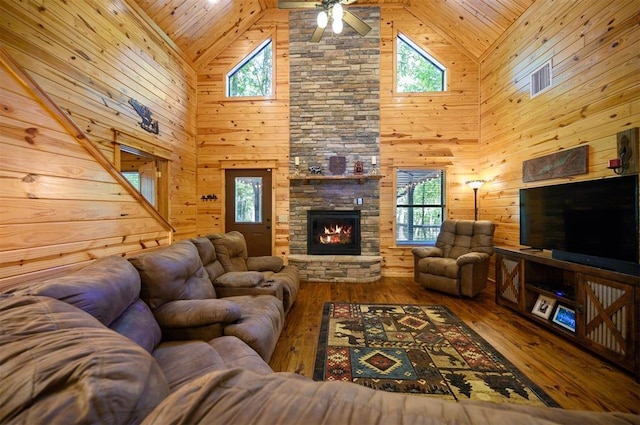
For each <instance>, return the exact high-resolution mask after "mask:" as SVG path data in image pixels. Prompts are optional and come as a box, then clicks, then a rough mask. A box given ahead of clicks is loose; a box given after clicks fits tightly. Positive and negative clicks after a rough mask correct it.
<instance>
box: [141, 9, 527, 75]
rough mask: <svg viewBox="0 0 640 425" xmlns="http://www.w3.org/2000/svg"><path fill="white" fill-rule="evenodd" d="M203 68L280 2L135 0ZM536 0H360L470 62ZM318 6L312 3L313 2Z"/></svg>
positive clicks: (185, 53) (478, 56) (190, 58)
mask: <svg viewBox="0 0 640 425" xmlns="http://www.w3.org/2000/svg"><path fill="white" fill-rule="evenodd" d="M134 1H135V2H136V3H137V5H138V6H139V7H140V8H141V9H142V10H143V11H144V12H145V13H146V14H147V15H148V16H149V17H150V18H151V19H152V20H153V21H154V22H155V23H156V24H157V25H158V26H159V27H160V29H161V30H162V31H164V32H165V33H166V34H167V35H168V36H169V38H171V39H172V40H173V42H174V43H175V44H176V45H177V46H178V48H179V49H180V50H181V51H182V52H183V53H184V55H185V56H186V57H187V58H188V59H189V60H190V61H191V62H192V64H193V66H194V68H196V69H200V68H202V67H203V66H205V65H206V64H207V63H208V62H209V61H211V60H212V59H214V58H215V57H216V56H217V55H218V54H219V53H220V52H222V50H223V49H224V48H225V47H226V46H227V45H228V44H229V43H231V42H232V41H233V40H234V39H235V38H236V37H238V36H240V35H241V34H242V33H243V32H244V31H245V30H246V29H247V28H249V27H250V26H251V25H252V24H253V23H254V22H255V21H256V20H257V19H258V18H259V17H260V16H261V15H262V14H263V13H264V12H265V11H266V10H267V9H270V8H277V7H278V0H165V1H157V0H134ZM533 2H534V0H358V3H357V5H354V6H352V7H357V6H395V7H404V8H406V9H407V10H408V11H409V12H411V13H412V14H414V15H415V16H416V17H418V18H419V19H421V20H422V21H424V22H428V23H429V24H430V25H433V26H435V27H437V28H438V29H439V30H440V31H441V32H442V35H443V36H445V37H447V38H448V39H449V40H450V41H451V42H454V43H456V44H457V45H458V46H459V47H460V48H461V49H462V50H463V51H465V52H466V53H467V54H468V55H469V56H470V57H471V58H473V59H475V60H476V61H479V60H480V58H481V57H482V55H483V54H484V52H485V51H486V50H487V49H488V48H489V47H490V46H491V45H492V44H493V43H494V42H495V41H496V40H497V39H498V38H499V37H500V36H501V35H502V34H503V33H504V32H505V31H506V29H507V28H509V26H510V25H511V24H512V23H513V22H514V21H515V20H516V19H518V18H519V17H520V15H522V14H523V13H524V11H525V10H526V9H527V8H528V7H529V6H530V5H531V4H532V3H533ZM311 3H314V1H311Z"/></svg>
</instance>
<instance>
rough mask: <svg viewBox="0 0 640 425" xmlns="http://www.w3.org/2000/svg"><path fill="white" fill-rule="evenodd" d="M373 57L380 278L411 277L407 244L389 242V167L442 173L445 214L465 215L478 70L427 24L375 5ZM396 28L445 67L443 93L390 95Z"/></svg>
mask: <svg viewBox="0 0 640 425" xmlns="http://www.w3.org/2000/svg"><path fill="white" fill-rule="evenodd" d="M381 19H382V22H381V26H380V36H381V44H382V45H381V58H380V127H381V128H380V144H381V145H380V172H381V174H382V175H384V176H385V178H383V179H382V180H381V185H382V186H381V190H380V248H381V249H380V252H381V255H382V256H383V258H384V268H383V275H385V276H412V275H413V255H412V254H411V248H410V247H402V246H396V244H395V229H394V221H395V208H394V206H395V179H394V174H395V170H396V169H397V168H436V169H440V168H443V169H445V170H446V186H447V189H446V190H447V191H446V218H454V219H473V191H472V190H471V189H469V188H468V187H467V186H465V184H464V182H465V181H467V180H472V179H474V178H477V175H478V172H479V168H478V167H477V165H478V160H477V158H478V131H479V125H480V123H479V105H478V94H479V86H478V80H479V67H478V64H477V63H476V62H475V61H474V60H473V59H471V58H470V57H468V56H466V55H465V54H464V53H463V52H462V51H461V50H460V49H458V48H457V47H456V46H454V45H453V44H451V43H450V42H449V41H447V39H445V38H444V37H443V36H442V35H441V34H439V33H438V31H436V30H435V28H434V26H433V25H431V24H430V23H428V22H423V21H421V20H419V19H417V18H416V17H415V16H413V15H411V14H409V13H408V12H407V11H406V10H405V9H401V8H382V13H381ZM398 32H401V33H403V34H405V35H407V36H408V37H409V38H410V39H411V40H413V41H414V42H415V43H417V44H418V45H419V46H420V47H422V48H423V49H425V50H426V51H427V52H428V53H429V54H431V55H432V56H433V57H434V58H435V59H437V60H438V61H439V62H440V63H441V64H442V65H444V66H445V67H446V68H447V72H448V75H447V79H448V81H447V86H448V88H447V91H446V92H442V93H429V94H420V95H396V94H394V87H395V80H394V66H395V62H394V56H395V37H396V34H397V33H398Z"/></svg>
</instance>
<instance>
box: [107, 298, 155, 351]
mask: <svg viewBox="0 0 640 425" xmlns="http://www.w3.org/2000/svg"><path fill="white" fill-rule="evenodd" d="M109 328H111V329H113V330H114V331H116V332H118V333H119V334H120V335H124V336H126V337H127V338H129V339H130V340H132V341H133V342H135V343H136V344H138V345H139V346H141V347H142V348H144V349H145V350H147V351H148V352H149V353H151V352H152V351H153V349H154V348H156V346H157V345H158V344H159V343H160V339H161V338H162V331H161V330H160V326H159V325H158V322H157V321H156V319H155V317H154V316H153V313H151V310H150V309H149V306H148V305H147V304H146V303H145V302H144V301H142V300H141V299H138V300H137V301H136V302H134V303H133V304H131V305H130V306H129V308H127V309H126V310H125V311H124V313H122V314H121V315H120V317H118V318H117V319H116V320H115V321H114V322H113V323H112V324H111V325H110V326H109Z"/></svg>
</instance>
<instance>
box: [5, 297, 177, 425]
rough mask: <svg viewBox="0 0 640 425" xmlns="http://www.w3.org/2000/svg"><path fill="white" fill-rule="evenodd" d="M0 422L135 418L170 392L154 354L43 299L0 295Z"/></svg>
mask: <svg viewBox="0 0 640 425" xmlns="http://www.w3.org/2000/svg"><path fill="white" fill-rule="evenodd" d="M0 347H2V349H1V350H0V382H2V391H0V406H2V407H1V408H0V423H23V424H31V423H51V424H75V423H83V424H89V423H103V424H129V423H139V422H140V421H142V419H143V418H144V417H145V416H147V415H148V414H149V413H150V412H151V411H152V410H153V409H154V407H155V406H156V405H157V404H158V403H159V402H160V401H161V400H162V399H164V398H165V397H166V396H167V395H168V393H169V387H168V384H167V381H166V379H165V377H164V375H163V373H162V371H161V370H160V367H159V366H158V364H157V363H156V362H155V361H154V360H153V358H152V357H151V356H150V355H149V353H147V352H146V351H145V350H144V349H143V348H141V347H140V346H139V345H137V344H134V343H133V342H131V341H129V340H128V339H127V338H125V337H123V336H122V335H119V334H117V333H116V332H114V331H112V330H110V329H107V328H106V327H104V326H103V325H102V324H101V323H100V322H98V321H97V320H96V319H95V318H93V317H92V316H90V315H89V314H87V313H85V312H83V311H81V310H79V309H77V308H75V307H73V306H71V305H69V304H66V303H64V302H62V301H58V300H55V299H52V298H47V297H35V296H18V295H14V296H6V297H1V298H0Z"/></svg>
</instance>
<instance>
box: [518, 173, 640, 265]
mask: <svg viewBox="0 0 640 425" xmlns="http://www.w3.org/2000/svg"><path fill="white" fill-rule="evenodd" d="M638 241H639V224H638V176H635V175H630V176H622V177H615V178H608V179H600V180H589V181H582V182H577V183H565V184H558V185H550V186H541V187H532V188H525V189H520V244H521V245H525V246H529V247H531V248H536V249H548V250H552V257H553V258H556V259H559V260H565V261H572V262H576V263H581V264H586V265H591V266H594V267H599V268H605V269H610V270H614V271H618V272H622V273H626V274H635V275H637V274H639V273H640V265H639V263H638V261H639V255H638V251H639V249H638V245H639V242H638Z"/></svg>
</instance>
